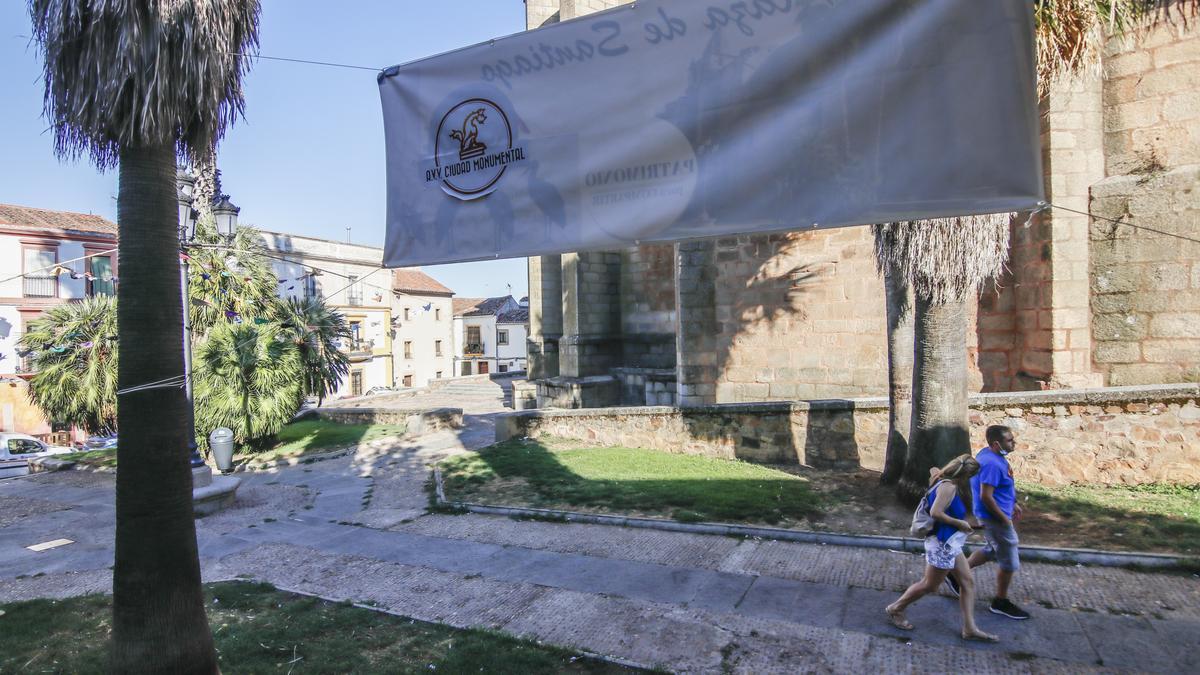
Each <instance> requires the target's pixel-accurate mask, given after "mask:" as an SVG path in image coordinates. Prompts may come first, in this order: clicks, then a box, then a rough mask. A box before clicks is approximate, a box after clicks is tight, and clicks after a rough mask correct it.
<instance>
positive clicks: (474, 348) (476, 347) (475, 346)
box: [463, 342, 483, 356]
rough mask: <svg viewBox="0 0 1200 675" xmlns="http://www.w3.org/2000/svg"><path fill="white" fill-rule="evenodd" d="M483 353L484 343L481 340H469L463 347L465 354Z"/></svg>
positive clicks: (477, 354)
mask: <svg viewBox="0 0 1200 675" xmlns="http://www.w3.org/2000/svg"><path fill="white" fill-rule="evenodd" d="M482 354H483V344H482V343H479V342H468V343H467V344H466V346H464V347H463V356H480V355H482Z"/></svg>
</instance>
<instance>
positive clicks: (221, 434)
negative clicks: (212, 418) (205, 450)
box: [208, 427, 233, 473]
mask: <svg viewBox="0 0 1200 675" xmlns="http://www.w3.org/2000/svg"><path fill="white" fill-rule="evenodd" d="M208 447H209V449H210V450H212V456H213V461H214V462H216V463H217V470H219V471H220V472H221V473H227V472H229V471H232V470H233V431H231V430H229V429H226V428H225V427H218V428H216V429H213V431H212V433H211V434H209V435H208Z"/></svg>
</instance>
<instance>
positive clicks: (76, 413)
mask: <svg viewBox="0 0 1200 675" xmlns="http://www.w3.org/2000/svg"><path fill="white" fill-rule="evenodd" d="M18 346H19V348H20V350H21V351H24V352H30V353H32V363H33V366H34V372H35V374H34V376H33V379H32V380H30V382H29V397H30V398H31V399H32V400H33V403H34V405H36V406H37V407H39V408H41V409H42V410H43V411H44V412H45V413H46V415H47V416H48V417H50V418H51V419H53V420H54V421H56V422H65V423H67V424H73V425H76V426H79V427H83V429H85V430H86V431H87V432H88V433H91V434H100V433H111V432H113V431H114V430H115V429H116V428H117V405H116V403H117V308H116V301H115V299H113V298H112V297H111V296H106V295H101V296H97V297H95V298H89V299H87V300H84V301H83V302H77V303H70V304H66V305H59V306H58V307H54V308H52V309H50V310H49V311H47V312H46V313H45V315H43V316H42V317H41V318H39V319H38V320H36V321H34V322H33V323H31V324H30V325H29V328H28V329H27V330H26V331H25V335H23V336H22V337H21V340H20V341H19V342H18Z"/></svg>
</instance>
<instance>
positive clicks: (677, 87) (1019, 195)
mask: <svg viewBox="0 0 1200 675" xmlns="http://www.w3.org/2000/svg"><path fill="white" fill-rule="evenodd" d="M1033 39H1034V38H1033V17H1032V13H1031V3H1030V2H1028V0H987V1H986V2H979V1H977V0H970V1H968V0H737V1H730V0H639V1H638V2H637V3H636V5H626V6H623V7H619V8H617V9H613V10H610V11H607V12H602V13H600V14H594V15H592V16H589V17H585V18H582V19H578V20H574V21H568V22H564V23H560V24H554V25H551V26H548V27H545V28H542V29H539V30H535V31H529V32H525V33H520V34H517V35H514V36H511V37H507V38H502V39H498V40H495V41H492V42H489V43H485V44H481V45H476V46H474V47H469V48H466V49H461V50H459V51H455V52H451V53H449V54H443V55H441V56H436V57H432V58H429V59H424V60H422V61H418V62H415V63H411V64H408V65H404V66H397V67H394V68H389V69H387V70H386V71H384V72H383V73H381V74H380V76H379V91H380V97H381V99H382V102H383V116H384V126H385V129H386V138H387V181H388V215H387V219H388V225H387V228H388V231H387V249H386V254H385V264H386V265H388V266H389V267H402V266H411V265H423V264H437V263H447V262H462V261H470V260H481V259H489V258H501V257H517V256H529V255H540V254H548V253H560V252H565V251H580V250H594V249H613V248H620V247H624V246H630V245H634V244H636V243H639V242H663V241H678V240H682V239H692V238H698V237H712V236H718V235H729V234H744V233H755V232H774V231H783V230H806V229H811V228H826V227H840V226H845V225H859V224H866V223H876V222H887V221H896V220H918V219H925V218H938V217H948V216H956V215H968V214H977V213H993V212H1000V211H1019V210H1023V209H1029V208H1033V207H1034V206H1035V204H1036V203H1037V202H1038V201H1039V200H1040V199H1041V198H1042V172H1041V159H1040V158H1041V151H1040V145H1039V139H1038V135H1039V127H1038V116H1037V99H1036V93H1035V92H1036V87H1035V79H1034V78H1035V76H1034V46H1033Z"/></svg>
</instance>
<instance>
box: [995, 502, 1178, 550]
mask: <svg viewBox="0 0 1200 675" xmlns="http://www.w3.org/2000/svg"><path fill="white" fill-rule="evenodd" d="M1017 490H1018V494H1019V495H1020V497H1021V505H1022V506H1023V507H1024V508H1025V516H1024V517H1023V518H1022V519H1021V520H1020V521H1019V522H1018V523H1017V527H1018V531H1020V532H1021V538H1022V540H1023V541H1029V543H1043V542H1048V541H1053V542H1055V545H1060V546H1070V547H1073V548H1101V549H1110V550H1133V551H1164V552H1173V553H1181V554H1184V555H1189V556H1198V555H1200V485H1138V486H1120V487H1113V486H1095V485H1069V486H1066V487H1054V488H1050V487H1042V486H1040V485H1029V484H1021V485H1018V486H1017Z"/></svg>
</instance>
